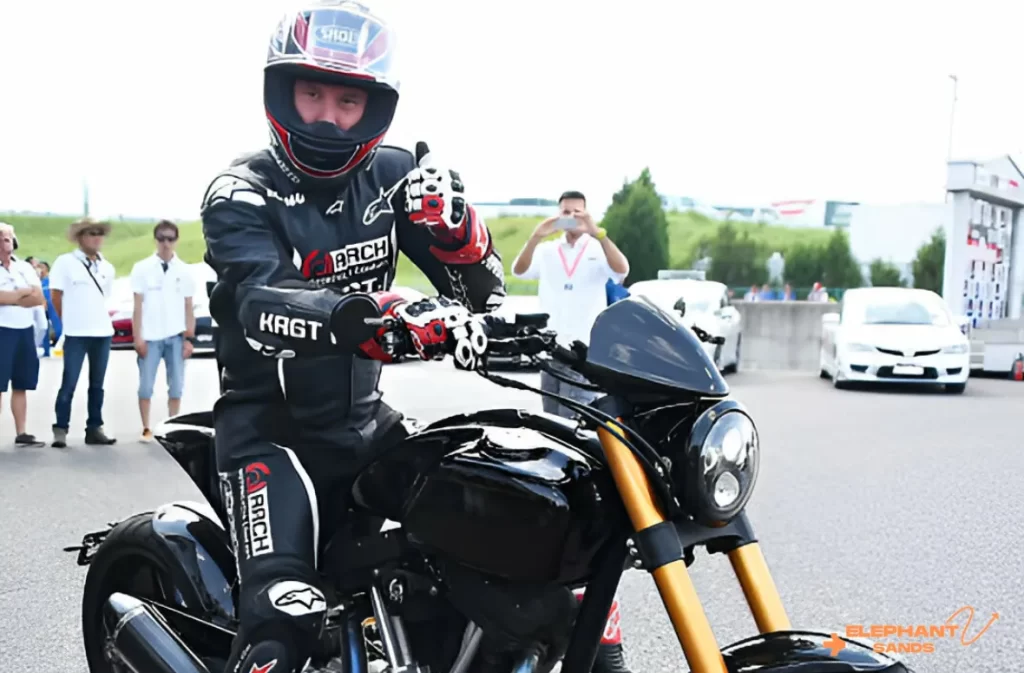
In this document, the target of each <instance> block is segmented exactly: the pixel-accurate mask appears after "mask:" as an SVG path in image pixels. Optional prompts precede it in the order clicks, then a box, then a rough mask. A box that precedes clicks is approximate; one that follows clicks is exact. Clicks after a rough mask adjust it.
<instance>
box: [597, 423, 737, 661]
mask: <svg viewBox="0 0 1024 673" xmlns="http://www.w3.org/2000/svg"><path fill="white" fill-rule="evenodd" d="M597 432H598V436H599V437H600V438H601V446H602V447H603V448H604V454H605V458H606V459H607V461H608V466H609V468H610V470H611V473H612V477H613V478H614V479H615V485H616V487H617V488H618V491H619V495H620V496H621V497H622V502H623V504H624V505H625V506H626V513H627V514H629V519H630V521H632V523H633V529H634V530H636V531H638V532H639V531H642V530H644V529H646V528H650V527H651V526H654V525H656V524H659V523H662V522H664V521H665V515H664V513H663V512H662V511H661V509H660V508H659V507H658V505H657V501H656V500H655V497H654V494H653V493H652V491H651V484H650V482H649V481H648V480H647V474H646V473H645V472H644V468H643V466H642V465H641V464H640V463H639V461H637V459H636V457H635V456H634V455H633V453H632V452H631V451H630V450H629V448H628V447H627V446H626V445H625V444H623V443H622V442H621V441H620V440H619V439H618V438H617V437H615V436H614V435H612V434H611V433H610V432H608V431H607V430H605V429H604V428H598V431H597ZM619 432H620V434H622V435H623V436H625V431H623V430H622V429H621V428H620V429H619ZM651 575H652V576H653V577H654V583H655V584H656V585H657V586H658V593H660V594H661V600H662V602H663V603H664V604H665V610H666V611H667V612H668V616H669V618H670V619H671V620H672V626H673V627H674V628H675V632H676V637H677V638H679V644H680V645H682V648H683V654H684V655H685V656H686V661H687V663H688V664H689V665H690V669H691V673H728V672H727V669H726V667H725V660H724V659H723V658H722V653H721V651H720V650H719V648H718V642H717V641H716V640H715V634H714V633H712V631H711V624H710V623H709V622H708V618H707V615H706V614H705V613H704V607H703V606H702V605H701V603H700V597H699V596H697V590H696V589H695V588H694V586H693V581H692V580H690V574H689V573H688V572H687V570H686V562H685V561H683V560H682V559H680V560H678V561H673V562H672V563H669V564H667V565H664V566H662V567H660V568H656V569H655V570H654V571H652V572H651Z"/></svg>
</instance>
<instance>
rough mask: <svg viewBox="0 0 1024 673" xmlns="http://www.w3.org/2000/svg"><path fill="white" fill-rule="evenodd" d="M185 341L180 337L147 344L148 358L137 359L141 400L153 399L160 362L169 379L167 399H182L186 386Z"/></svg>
mask: <svg viewBox="0 0 1024 673" xmlns="http://www.w3.org/2000/svg"><path fill="white" fill-rule="evenodd" d="M184 345H185V339H184V338H183V337H182V336H181V335H180V334H178V335H175V336H172V337H168V338H166V339H160V340H159V341H147V342H146V357H144V358H137V360H138V362H139V399H140V400H148V399H150V398H152V397H153V383H154V382H155V381H156V372H157V369H158V368H159V367H160V361H161V360H163V363H164V374H165V375H166V377H167V398H168V399H171V400H180V399H181V389H182V388H183V387H184V384H185V354H184V352H183V351H182V349H183V347H184Z"/></svg>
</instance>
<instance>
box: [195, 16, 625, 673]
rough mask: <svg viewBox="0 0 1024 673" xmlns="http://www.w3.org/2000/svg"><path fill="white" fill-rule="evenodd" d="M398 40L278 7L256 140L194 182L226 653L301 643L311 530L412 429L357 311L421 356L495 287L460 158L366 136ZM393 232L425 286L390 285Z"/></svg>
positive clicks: (619, 664)
mask: <svg viewBox="0 0 1024 673" xmlns="http://www.w3.org/2000/svg"><path fill="white" fill-rule="evenodd" d="M394 40H395V36H394V33H393V31H392V29H391V28H390V27H389V26H388V25H387V24H386V23H385V22H383V21H382V20H381V19H380V18H379V17H377V16H376V15H374V14H372V13H371V12H370V11H369V10H368V9H367V8H366V7H364V6H363V5H360V4H357V3H355V2H351V1H349V0H326V1H323V2H319V3H313V4H310V5H309V6H308V7H307V8H306V9H304V10H302V11H298V12H294V13H291V14H289V15H288V16H287V17H285V18H284V19H282V21H281V22H280V23H279V24H278V27H277V30H276V32H275V33H274V35H273V37H272V38H271V41H270V48H269V52H268V57H267V62H266V66H265V69H264V105H265V109H266V116H267V120H268V122H269V125H270V131H271V134H270V136H271V146H270V148H269V149H265V150H262V151H260V152H257V153H255V154H251V155H248V156H245V157H242V158H240V159H238V160H236V161H235V162H234V163H233V164H232V165H231V166H230V167H229V168H228V169H226V170H224V171H223V172H222V173H220V174H219V175H218V176H217V177H216V178H215V179H214V180H213V181H212V182H211V184H210V185H209V187H208V189H207V191H206V194H205V197H204V200H203V206H202V222H203V234H204V236H205V238H206V245H207V255H206V261H207V263H208V264H210V266H212V267H213V268H214V269H215V270H216V272H217V275H218V285H217V287H216V289H215V290H214V293H213V296H212V297H211V312H212V313H213V317H214V319H215V320H216V321H217V323H218V325H219V329H220V334H219V337H218V339H219V341H218V360H219V362H218V365H219V366H220V367H221V368H222V374H221V378H222V380H221V387H222V396H221V398H220V399H219V400H218V402H217V404H216V405H215V407H214V423H215V429H216V437H217V440H216V455H217V464H218V470H219V472H220V474H221V478H222V482H223V484H222V488H223V492H224V499H225V503H226V507H227V509H228V516H229V517H230V520H231V537H232V543H233V546H234V548H235V555H236V558H237V563H238V575H239V578H240V583H241V584H240V596H239V604H238V613H239V620H240V628H239V632H238V634H237V635H236V637H235V640H234V644H233V647H232V651H231V655H230V660H229V661H228V665H227V668H226V669H225V670H226V671H230V672H232V673H293V672H295V671H299V670H301V669H302V667H303V666H304V665H305V664H306V663H307V662H308V660H309V657H310V653H311V651H312V649H313V647H314V645H315V643H316V642H317V639H318V636H319V631H320V627H321V625H322V620H323V618H324V616H325V609H326V607H327V606H326V602H325V599H324V594H323V593H322V591H321V589H320V588H319V587H318V586H317V585H318V575H317V572H316V569H317V561H318V557H319V554H320V552H321V551H322V549H321V545H322V544H324V543H326V541H327V540H326V539H325V538H326V537H327V536H328V534H329V532H330V531H332V530H334V529H335V527H336V526H337V524H338V523H339V517H340V516H343V515H344V511H345V507H344V506H343V504H342V503H345V502H346V501H347V496H348V489H350V488H351V484H352V479H353V478H354V477H355V475H356V474H357V473H358V472H359V470H360V469H361V468H362V467H363V466H365V465H366V464H367V463H368V462H369V460H371V459H372V457H373V456H374V455H375V453H376V452H377V451H379V450H380V448H381V447H385V446H387V445H390V444H392V443H395V442H398V441H401V439H402V438H403V437H404V436H406V435H407V434H408V430H407V429H406V427H405V426H404V424H403V422H402V420H403V419H402V416H401V415H400V414H399V413H398V412H396V411H394V410H393V409H391V408H390V407H389V406H388V405H387V404H385V403H384V402H383V401H382V400H381V392H380V390H379V389H378V382H379V378H380V371H381V363H382V362H386V361H388V360H389V356H388V355H387V353H386V352H385V349H383V348H382V347H381V344H380V343H379V342H378V340H377V339H376V338H372V339H370V340H367V341H364V342H361V343H358V344H355V343H353V344H348V345H346V343H347V342H346V335H348V334H352V333H356V331H357V330H358V327H357V326H355V325H353V324H351V323H352V322H353V320H354V318H353V316H356V317H357V318H358V317H361V316H366V317H374V316H381V315H389V316H392V317H394V318H396V319H398V320H399V322H400V323H401V324H403V325H404V327H403V329H406V330H408V332H409V336H410V337H411V342H412V343H413V344H414V345H415V348H416V350H417V352H418V354H419V356H420V357H421V358H423V359H431V358H434V357H437V356H440V355H441V354H442V353H443V350H442V349H443V348H444V345H445V342H446V340H447V338H448V330H449V329H451V326H452V325H454V324H461V323H462V322H465V321H466V320H467V319H468V316H469V312H470V311H472V312H474V313H480V312H486V311H491V310H493V309H494V308H496V307H497V306H499V305H500V303H501V301H502V300H503V298H504V294H505V290H504V270H503V267H502V263H501V259H500V258H499V256H498V253H497V251H496V250H495V248H494V245H493V242H492V240H491V237H490V234H489V232H488V230H487V228H486V226H485V225H484V222H483V220H481V219H480V217H479V216H478V215H477V213H476V211H475V210H474V209H473V207H472V206H471V205H469V204H468V203H467V202H466V200H465V198H464V196H463V187H462V184H461V180H460V178H459V176H458V174H457V173H455V172H453V171H449V170H443V169H438V168H434V167H431V166H429V165H428V160H429V157H427V158H426V159H424V157H414V156H413V155H412V154H410V153H409V152H406V151H404V150H401V149H397V148H394V147H389V146H385V145H382V141H383V139H384V135H385V133H386V132H387V130H388V128H389V127H390V125H391V122H392V118H393V116H394V113H395V109H396V106H397V103H398V83H397V80H396V78H395V69H394V65H395V63H394ZM449 93H450V92H449ZM448 95H449V94H448V93H445V94H441V93H439V96H448ZM439 102H441V103H442V104H447V103H444V102H442V101H439ZM423 149H425V148H423ZM422 152H423V150H422V149H421V150H420V153H422ZM417 159H421V161H419V162H417ZM399 252H403V253H405V255H406V256H407V257H408V259H409V260H411V261H412V262H413V263H414V264H415V265H416V266H417V267H418V268H419V269H420V270H422V272H423V273H424V274H425V275H426V276H427V278H428V279H429V280H430V281H431V283H432V284H433V285H434V286H435V288H436V289H437V290H438V292H439V293H440V295H441V296H440V297H438V298H433V299H426V300H423V301H420V302H415V303H409V302H405V301H403V300H402V299H401V298H400V297H399V296H398V295H396V294H394V293H391V292H389V288H390V286H391V283H392V281H393V280H394V276H395V271H396V267H397V262H398V254H399ZM224 297H227V299H225V298H224ZM453 320H454V322H453ZM446 321H447V322H446ZM360 322H362V320H361V319H360ZM424 394H429V393H428V392H425V393H424ZM321 531H323V532H321ZM619 633H620V632H619V627H618V610H617V606H616V607H615V608H613V614H611V615H610V616H609V625H608V629H606V632H605V636H606V638H605V640H603V641H602V647H601V648H600V652H599V654H598V659H597V662H596V663H595V669H599V670H604V671H610V672H612V673H619V672H624V673H628V671H627V670H626V669H625V665H624V663H623V660H622V653H621V645H620V644H619V643H620V635H619Z"/></svg>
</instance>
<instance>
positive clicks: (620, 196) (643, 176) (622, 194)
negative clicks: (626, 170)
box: [612, 167, 661, 206]
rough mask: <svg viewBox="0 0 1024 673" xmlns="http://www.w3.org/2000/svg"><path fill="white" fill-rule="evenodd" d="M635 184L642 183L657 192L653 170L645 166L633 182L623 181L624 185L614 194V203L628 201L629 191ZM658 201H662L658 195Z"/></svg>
mask: <svg viewBox="0 0 1024 673" xmlns="http://www.w3.org/2000/svg"><path fill="white" fill-rule="evenodd" d="M635 185H641V186H643V187H644V188H650V189H651V190H653V191H654V193H655V194H657V190H656V189H655V187H654V180H653V179H652V178H651V170H650V169H649V168H646V167H645V168H644V169H643V170H642V171H640V176H639V177H637V179H636V180H633V181H632V182H630V181H629V180H623V181H622V187H621V188H620V189H619V191H617V192H615V193H614V194H612V205H613V206H617V205H622V204H624V203H625V202H626V199H627V198H629V193H630V191H631V190H632V189H633V187H634V186H635ZM658 202H659V203H661V197H658Z"/></svg>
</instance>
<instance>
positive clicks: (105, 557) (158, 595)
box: [82, 512, 225, 673]
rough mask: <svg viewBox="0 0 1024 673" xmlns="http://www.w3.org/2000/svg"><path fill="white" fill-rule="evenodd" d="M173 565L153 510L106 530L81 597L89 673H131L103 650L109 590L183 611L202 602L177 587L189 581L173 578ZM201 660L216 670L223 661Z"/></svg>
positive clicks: (106, 637)
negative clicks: (154, 525) (161, 538)
mask: <svg viewBox="0 0 1024 673" xmlns="http://www.w3.org/2000/svg"><path fill="white" fill-rule="evenodd" d="M178 568H179V566H178V565H177V562H176V559H175V558H174V557H173V556H172V555H171V554H170V553H169V552H168V551H167V548H166V547H165V546H164V545H163V543H162V542H161V541H160V539H159V538H158V536H157V534H156V532H155V531H154V530H153V514H152V512H146V513H143V514H136V515H135V516H133V517H130V518H128V519H125V520H124V521H122V522H121V523H119V524H118V525H117V526H115V527H114V528H113V530H111V531H110V533H108V534H107V537H106V539H105V540H103V543H102V544H101V545H100V547H99V548H98V549H97V550H96V554H95V556H93V558H92V561H91V562H90V563H89V572H88V574H87V575H86V578H85V591H84V593H83V596H82V635H83V637H84V640H85V656H86V660H87V661H88V664H89V671H90V673H130V671H129V669H128V668H127V667H125V666H124V665H123V664H121V663H120V662H119V661H117V660H116V659H115V658H114V657H113V656H112V655H110V654H109V653H108V640H109V638H110V634H109V633H108V631H107V627H106V625H105V623H104V619H103V606H104V605H105V604H106V602H107V599H108V598H110V596H111V595H112V594H114V593H116V592H121V593H125V594H128V595H129V596H134V597H135V598H138V599H140V600H142V601H145V602H152V603H157V604H159V605H166V606H168V607H171V608H174V609H176V610H179V611H182V612H190V610H189V606H196V605H201V603H200V598H199V596H195V595H192V594H193V592H192V591H190V590H188V589H182V588H181V587H188V586H189V585H188V583H187V582H184V581H181V580H180V579H179V578H177V577H176V574H178V573H179V572H180V570H179V569H178ZM204 663H205V664H206V665H207V667H208V668H210V670H211V671H219V670H221V669H222V668H223V666H224V663H225V662H224V661H223V660H219V659H205V660H204Z"/></svg>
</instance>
